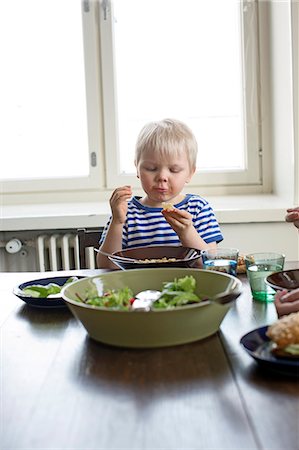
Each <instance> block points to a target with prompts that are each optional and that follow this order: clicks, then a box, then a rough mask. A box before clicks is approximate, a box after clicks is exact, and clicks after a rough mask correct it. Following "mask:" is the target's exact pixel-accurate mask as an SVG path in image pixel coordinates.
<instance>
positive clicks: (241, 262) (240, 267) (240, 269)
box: [237, 255, 246, 274]
mask: <svg viewBox="0 0 299 450" xmlns="http://www.w3.org/2000/svg"><path fill="white" fill-rule="evenodd" d="M237 273H239V274H241V273H246V264H245V257H244V255H239V256H238V263H237Z"/></svg>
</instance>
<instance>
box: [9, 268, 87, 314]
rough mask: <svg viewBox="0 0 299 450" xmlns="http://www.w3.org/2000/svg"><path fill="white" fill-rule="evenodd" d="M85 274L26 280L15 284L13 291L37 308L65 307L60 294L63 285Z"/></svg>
mask: <svg viewBox="0 0 299 450" xmlns="http://www.w3.org/2000/svg"><path fill="white" fill-rule="evenodd" d="M81 278H85V277H83V276H72V277H69V276H58V277H49V278H39V279H36V280H30V281H26V282H24V283H21V284H19V285H18V286H15V288H14V289H13V293H14V294H15V295H16V296H17V297H19V298H20V299H21V300H23V302H25V303H27V304H28V305H30V306H34V307H37V308H58V307H62V308H65V307H66V304H65V302H64V300H63V298H62V296H61V294H60V292H61V290H62V288H63V287H65V286H67V285H69V284H71V283H73V282H75V281H78V280H79V279H81Z"/></svg>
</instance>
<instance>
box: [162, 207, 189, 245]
mask: <svg viewBox="0 0 299 450" xmlns="http://www.w3.org/2000/svg"><path fill="white" fill-rule="evenodd" d="M162 214H163V216H164V217H165V219H166V220H167V222H168V223H169V225H170V226H171V228H172V229H173V230H174V231H175V232H176V234H177V235H178V236H179V238H180V239H182V238H183V237H184V236H185V235H186V233H188V231H189V230H190V229H191V228H193V222H192V215H191V214H190V213H188V212H187V211H183V210H181V209H176V208H173V209H171V210H163V211H162Z"/></svg>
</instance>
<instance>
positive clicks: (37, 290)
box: [20, 277, 78, 298]
mask: <svg viewBox="0 0 299 450" xmlns="http://www.w3.org/2000/svg"><path fill="white" fill-rule="evenodd" d="M77 280H78V278H77V277H70V278H69V279H68V280H67V281H66V282H65V283H64V284H63V286H59V285H58V284H56V283H49V284H45V285H43V284H30V285H28V286H26V287H25V288H23V289H21V290H20V292H21V293H22V294H24V295H26V296H30V297H34V298H47V297H53V296H57V294H60V292H61V289H62V288H63V287H64V286H66V285H67V284H69V283H72V282H73V281H77Z"/></svg>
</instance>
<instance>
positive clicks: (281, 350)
mask: <svg viewBox="0 0 299 450" xmlns="http://www.w3.org/2000/svg"><path fill="white" fill-rule="evenodd" d="M267 336H268V337H269V338H270V339H271V341H272V342H273V349H272V352H273V353H274V354H275V355H276V356H282V357H288V358H290V357H293V358H299V312H296V313H291V314H288V315H286V316H282V317H281V318H280V319H278V320H277V322H275V323H274V324H272V325H270V326H269V327H268V330H267Z"/></svg>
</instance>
